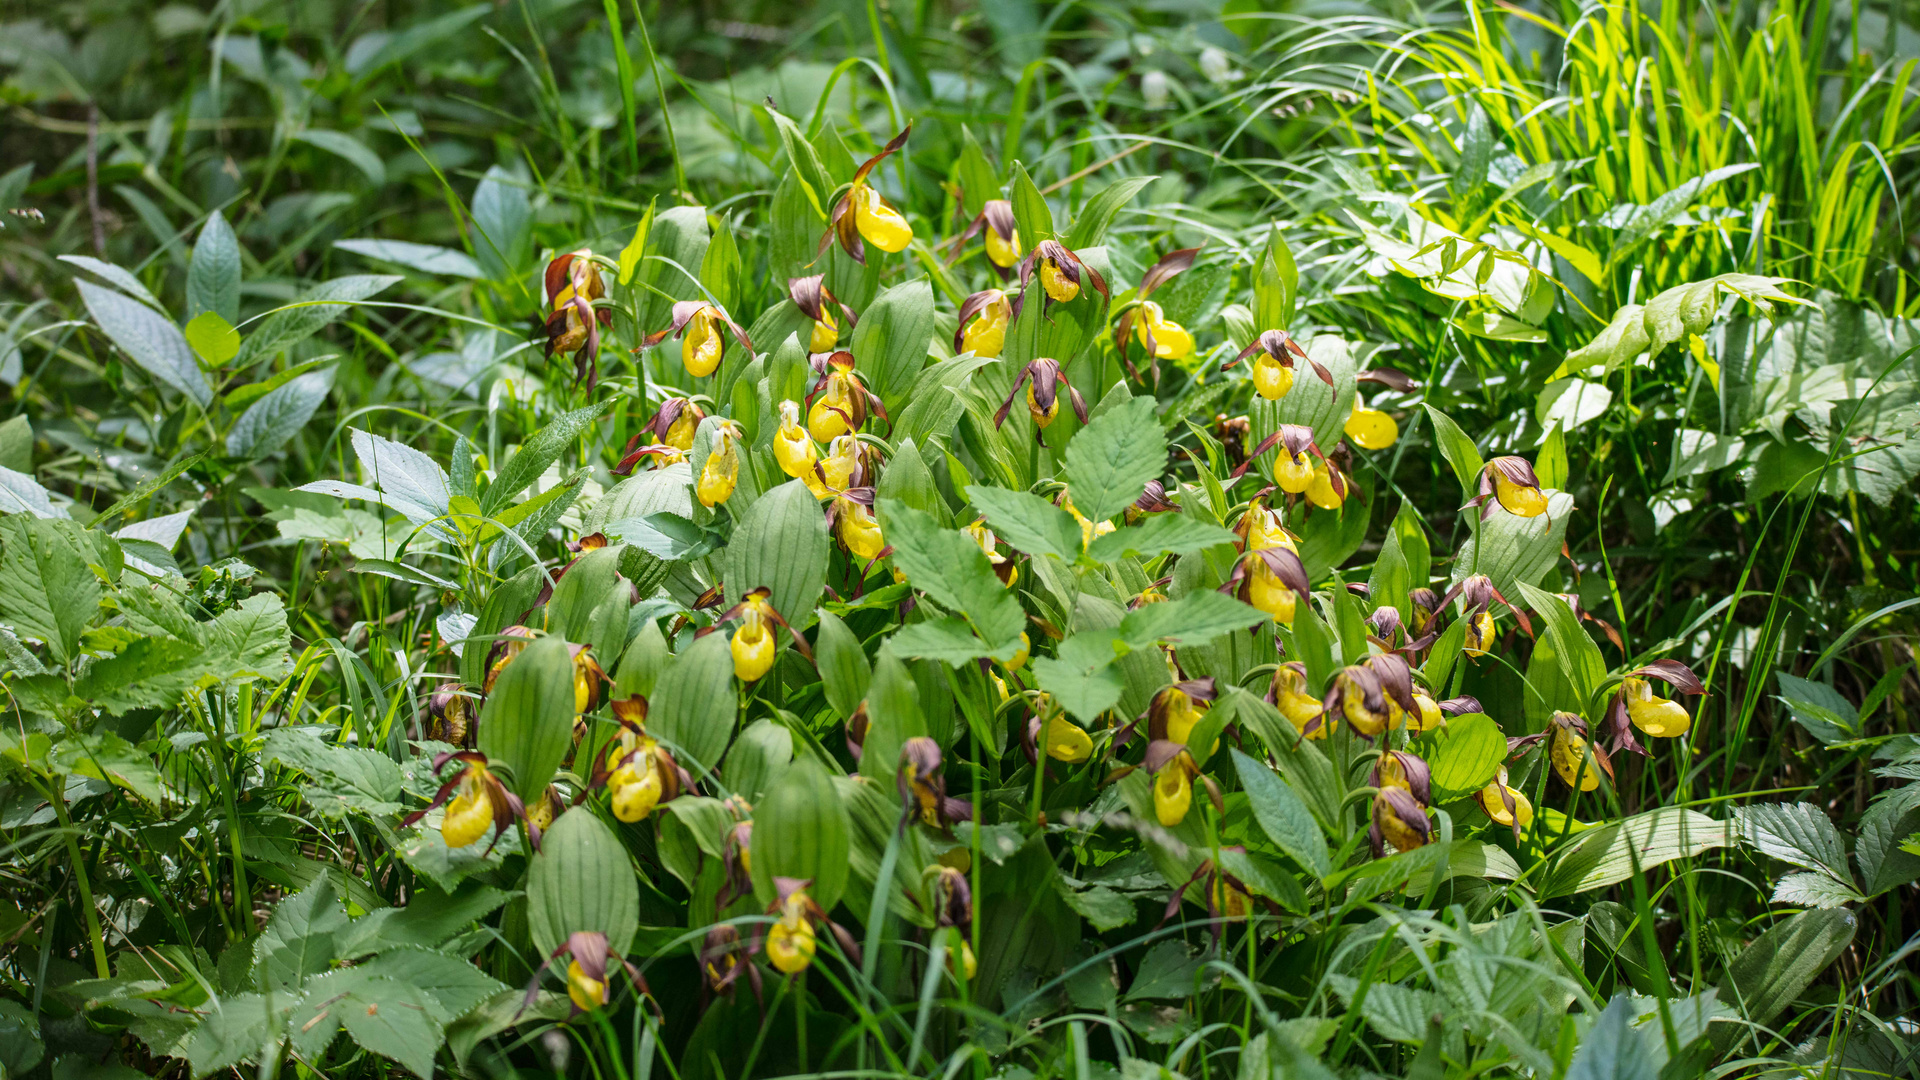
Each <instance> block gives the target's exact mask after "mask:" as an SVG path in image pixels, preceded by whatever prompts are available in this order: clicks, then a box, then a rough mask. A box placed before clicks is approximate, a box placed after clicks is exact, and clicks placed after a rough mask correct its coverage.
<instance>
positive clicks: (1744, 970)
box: [1710, 908, 1859, 1052]
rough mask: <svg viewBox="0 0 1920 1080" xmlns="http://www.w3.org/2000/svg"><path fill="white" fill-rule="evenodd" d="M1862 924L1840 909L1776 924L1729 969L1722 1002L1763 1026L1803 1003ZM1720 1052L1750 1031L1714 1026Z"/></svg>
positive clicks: (1722, 986) (1809, 913)
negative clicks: (1792, 1006) (1815, 981)
mask: <svg viewBox="0 0 1920 1080" xmlns="http://www.w3.org/2000/svg"><path fill="white" fill-rule="evenodd" d="M1858 928H1859V919H1858V918H1857V917H1856V916H1855V915H1854V914H1853V912H1851V911H1847V910H1845V909H1842V908H1825V909H1816V910H1813V911H1803V912H1801V913H1799V914H1798V915H1795V916H1793V917H1792V918H1789V919H1785V920H1783V921H1781V922H1779V923H1776V924H1774V925H1773V927H1772V928H1771V929H1769V930H1768V931H1767V932H1766V933H1764V934H1761V935H1760V936H1759V937H1758V938H1755V939H1754V940H1753V942H1752V944H1750V945H1748V946H1747V947H1746V948H1745V949H1743V950H1742V951H1741V952H1740V953H1739V954H1738V955H1736V956H1735V957H1734V958H1733V960H1732V962H1731V963H1729V964H1728V965H1727V974H1726V977H1725V978H1723V979H1721V981H1720V987H1719V990H1720V1000H1721V1001H1723V1002H1725V1003H1726V1004H1728V1005H1730V1006H1732V1007H1734V1008H1736V1009H1738V1010H1740V1012H1741V1014H1742V1015H1744V1016H1745V1017H1746V1018H1747V1019H1748V1020H1750V1021H1752V1022H1753V1023H1755V1024H1759V1025H1761V1026H1763V1027H1764V1026H1765V1025H1767V1024H1769V1023H1771V1022H1772V1021H1773V1019H1774V1018H1775V1017H1777V1016H1779V1015H1780V1014H1781V1013H1782V1012H1784V1011H1785V1010H1786V1008H1787V1006H1789V1005H1791V1004H1793V1003H1794V1002H1795V1001H1796V1000H1798V999H1799V997H1800V995H1801V993H1803V992H1804V991H1805V990H1806V989H1807V987H1809V986H1811V985H1813V980H1814V979H1816V978H1818V977H1819V976H1820V974H1821V973H1822V972H1824V971H1826V970H1827V968H1828V967H1830V966H1831V965H1832V964H1833V962H1834V961H1835V960H1837V959H1839V958H1840V954H1841V953H1843V952H1845V951H1846V949H1847V946H1848V945H1851V944H1852V943H1853V935H1854V932H1855V931H1856V930H1857V929H1858ZM1710 1030H1711V1032H1712V1034H1713V1042H1714V1049H1715V1051H1716V1052H1725V1051H1726V1049H1727V1048H1728V1047H1729V1046H1731V1045H1732V1044H1733V1043H1734V1042H1735V1041H1736V1040H1737V1039H1739V1038H1740V1037H1741V1036H1742V1035H1743V1034H1745V1033H1746V1032H1747V1031H1748V1029H1747V1028H1746V1027H1744V1026H1736V1025H1734V1024H1716V1025H1714V1026H1713V1028H1711V1029H1710Z"/></svg>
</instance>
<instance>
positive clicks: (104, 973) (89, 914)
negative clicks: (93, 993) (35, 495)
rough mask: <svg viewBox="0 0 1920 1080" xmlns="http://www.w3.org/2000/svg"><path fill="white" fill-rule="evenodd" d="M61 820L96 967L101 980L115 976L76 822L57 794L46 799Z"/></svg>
mask: <svg viewBox="0 0 1920 1080" xmlns="http://www.w3.org/2000/svg"><path fill="white" fill-rule="evenodd" d="M47 801H48V802H51V803H52V804H53V812H54V814H55V816H57V817H58V818H59V819H60V833H61V835H62V836H63V837H65V838H66V841H67V858H69V859H71V860H73V878H74V881H75V882H77V883H78V884H79V886H80V912H81V914H83V915H85V916H86V920H87V939H88V940H89V941H90V942H92V944H93V968H94V972H95V974H97V975H98V976H99V977H100V978H102V979H110V978H112V977H113V971H112V969H111V968H109V967H108V966H107V939H106V936H105V935H104V934H102V933H101V932H100V913H99V912H98V911H96V910H94V906H93V883H92V882H90V881H88V880H87V861H86V859H84V858H83V857H81V854H80V838H79V836H77V835H76V834H75V833H74V829H73V819H72V818H71V817H69V816H68V815H67V800H66V797H65V794H64V793H63V792H60V791H54V792H53V793H52V794H51V795H50V796H49V797H48V799H47Z"/></svg>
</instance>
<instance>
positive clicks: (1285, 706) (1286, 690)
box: [1273, 663, 1333, 739]
mask: <svg viewBox="0 0 1920 1080" xmlns="http://www.w3.org/2000/svg"><path fill="white" fill-rule="evenodd" d="M1273 698H1274V706H1275V707H1276V708H1278V709H1279V710H1280V715H1282V716H1284V717H1286V718H1287V723H1289V724H1292V725H1293V727H1294V730H1296V731H1298V732H1300V733H1301V734H1302V735H1304V736H1306V737H1307V738H1309V739H1324V738H1326V737H1327V735H1328V733H1330V732H1331V731H1332V730H1333V723H1332V722H1331V720H1329V722H1327V723H1322V724H1319V725H1316V726H1314V728H1313V730H1311V731H1309V730H1307V728H1308V725H1310V724H1312V723H1313V721H1314V720H1316V719H1318V718H1320V717H1321V716H1323V715H1325V713H1326V706H1325V705H1324V704H1323V703H1322V702H1321V701H1320V699H1319V698H1317V697H1314V696H1313V695H1312V694H1309V693H1307V677H1306V674H1305V671H1304V669H1303V668H1302V667H1301V666H1300V665H1299V664H1297V663H1292V664H1282V665H1281V666H1280V668H1279V669H1278V670H1276V671H1275V672H1274V673H1273Z"/></svg>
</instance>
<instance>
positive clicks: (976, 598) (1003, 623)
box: [885, 503, 1026, 648]
mask: <svg viewBox="0 0 1920 1080" xmlns="http://www.w3.org/2000/svg"><path fill="white" fill-rule="evenodd" d="M885 506H886V518H887V521H888V523H889V533H888V537H887V539H888V540H890V541H891V542H892V543H893V562H894V565H895V566H897V567H899V568H900V571H901V572H902V573H904V574H905V575H906V576H907V581H908V582H909V583H911V584H912V585H913V587H914V588H916V589H920V590H922V591H923V592H925V593H926V594H927V595H928V596H931V597H932V598H933V599H934V600H935V601H936V602H938V603H939V604H940V606H942V607H944V608H946V609H947V610H949V611H952V612H954V613H956V614H960V615H964V616H966V617H967V619H968V621H969V622H971V623H972V624H973V627H974V629H975V630H976V631H978V632H979V634H980V636H981V638H982V639H983V640H984V641H986V642H987V643H988V644H989V645H991V646H993V647H995V648H998V647H999V646H1001V645H1004V644H1006V643H1008V642H1010V641H1012V640H1013V639H1015V638H1017V637H1019V636H1020V631H1021V628H1022V627H1023V626H1024V625H1025V623H1026V617H1025V616H1024V615H1023V614H1022V613H1021V610H1020V603H1019V601H1017V600H1015V599H1014V598H1013V596H1012V595H1011V593H1010V592H1009V591H1008V590H1007V588H1006V586H1005V585H1003V584H1001V582H1000V578H999V577H998V576H997V575H995V574H994V572H993V567H992V565H991V564H989V563H988V562H987V556H986V553H985V552H983V551H981V550H980V545H978V544H976V543H974V542H973V541H972V540H970V539H968V537H967V536H966V534H965V533H962V532H959V531H957V530H953V529H942V528H940V527H939V526H938V525H936V524H935V523H934V520H933V518H932V517H930V516H929V515H927V514H923V513H921V512H920V511H918V510H915V509H913V508H912V507H910V506H905V505H903V504H900V503H887V504H885Z"/></svg>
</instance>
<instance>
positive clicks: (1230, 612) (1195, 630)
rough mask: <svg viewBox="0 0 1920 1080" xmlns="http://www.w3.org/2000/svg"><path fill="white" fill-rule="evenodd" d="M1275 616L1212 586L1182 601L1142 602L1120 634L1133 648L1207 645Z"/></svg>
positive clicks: (1129, 613)
mask: <svg viewBox="0 0 1920 1080" xmlns="http://www.w3.org/2000/svg"><path fill="white" fill-rule="evenodd" d="M1270 617H1271V616H1269V615H1268V614H1267V613H1266V612H1264V611H1261V610H1260V609H1258V608H1256V607H1253V606H1251V605H1249V604H1244V603H1241V602H1240V601H1239V600H1236V599H1234V598H1233V597H1231V596H1227V595H1225V594H1224V593H1218V592H1215V591H1213V590H1212V589H1197V590H1195V591H1193V592H1190V593H1187V594H1186V595H1185V596H1182V597H1181V598H1180V599H1178V600H1167V601H1164V602H1161V603H1156V604H1142V605H1140V606H1139V607H1137V608H1135V609H1133V610H1132V611H1129V612H1127V615H1126V618H1124V619H1122V620H1121V622H1120V636H1121V638H1122V639H1123V640H1125V641H1126V642H1127V644H1128V645H1130V646H1132V647H1133V648H1136V649H1139V648H1145V647H1146V646H1148V645H1150V644H1152V643H1153V642H1155V641H1168V642H1171V643H1173V644H1175V645H1205V644H1206V643H1207V642H1209V641H1212V640H1213V639H1214V638H1217V637H1219V636H1220V635H1222V634H1228V633H1232V632H1233V631H1235V630H1245V629H1247V628H1248V627H1252V626H1258V625H1260V624H1261V623H1263V622H1266V621H1267V620H1268V619H1269V618H1270Z"/></svg>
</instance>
